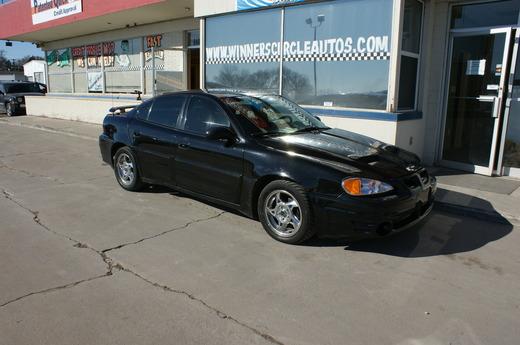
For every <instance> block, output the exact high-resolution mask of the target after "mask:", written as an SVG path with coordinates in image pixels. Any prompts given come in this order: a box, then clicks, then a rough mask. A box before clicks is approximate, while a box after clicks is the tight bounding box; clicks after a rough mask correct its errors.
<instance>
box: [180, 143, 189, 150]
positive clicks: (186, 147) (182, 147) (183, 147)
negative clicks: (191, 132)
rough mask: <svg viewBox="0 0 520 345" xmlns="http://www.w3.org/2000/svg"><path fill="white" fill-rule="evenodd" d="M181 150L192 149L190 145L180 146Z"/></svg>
mask: <svg viewBox="0 0 520 345" xmlns="http://www.w3.org/2000/svg"><path fill="white" fill-rule="evenodd" d="M179 148H180V149H183V150H186V149H189V148H190V145H188V144H179Z"/></svg>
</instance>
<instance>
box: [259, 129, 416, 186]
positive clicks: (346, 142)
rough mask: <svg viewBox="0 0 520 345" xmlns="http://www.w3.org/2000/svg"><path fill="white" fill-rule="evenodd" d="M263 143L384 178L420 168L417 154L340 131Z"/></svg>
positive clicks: (313, 133)
mask: <svg viewBox="0 0 520 345" xmlns="http://www.w3.org/2000/svg"><path fill="white" fill-rule="evenodd" d="M260 141H261V143H262V144H263V145H265V146H268V147H270V148H273V149H278V150H283V151H289V152H293V153H295V154H299V155H303V156H307V157H309V158H314V159H318V160H322V161H329V162H335V163H340V164H342V165H347V166H350V167H354V168H357V169H359V170H361V171H364V172H370V173H372V174H371V175H378V176H382V177H385V178H395V177H400V176H404V175H408V174H410V173H411V172H413V171H417V170H419V169H420V160H419V157H417V155H415V154H413V153H411V152H408V151H406V150H403V149H400V148H398V147H396V146H392V145H388V144H385V143H382V142H380V141H377V140H375V139H373V138H370V137H367V136H364V135H360V134H356V133H353V132H349V131H345V130H341V129H327V130H321V131H314V132H308V133H299V134H290V135H284V136H278V137H266V138H262V139H261V140H260Z"/></svg>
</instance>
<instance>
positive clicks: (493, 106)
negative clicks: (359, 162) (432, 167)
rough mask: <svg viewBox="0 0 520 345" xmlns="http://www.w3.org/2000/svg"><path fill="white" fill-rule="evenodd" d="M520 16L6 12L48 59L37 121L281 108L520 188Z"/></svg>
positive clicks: (122, 6)
mask: <svg viewBox="0 0 520 345" xmlns="http://www.w3.org/2000/svg"><path fill="white" fill-rule="evenodd" d="M519 8H520V0H505V1H489V0H485V1H467V0H464V1H458V0H453V1H448V0H323V1H311V0H307V1H305V0H292V1H291V0H285V1H284V0H112V1H105V0H89V1H87V0H83V1H82V0H11V1H2V3H1V4H0V38H2V39H9V40H18V41H28V42H34V43H36V44H38V45H39V46H40V47H42V49H44V50H45V54H46V68H45V74H46V77H45V80H47V83H48V88H49V94H48V95H47V96H46V97H28V98H27V108H28V112H29V113H30V114H31V115H41V116H50V117H60V118H68V119H75V120H82V121H88V122H97V123H99V122H101V121H102V119H103V117H104V115H105V113H106V111H107V109H108V108H110V107H112V106H117V105H126V104H135V103H136V102H138V101H137V98H138V94H141V93H142V98H143V99H146V98H149V97H152V96H154V95H158V94H162V93H165V92H172V91H177V90H186V89H198V88H203V89H206V90H208V91H211V90H218V91H226V90H229V91H238V92H260V93H271V94H280V95H283V96H286V97H288V98H290V99H292V100H294V101H295V102H297V103H298V104H300V105H301V106H302V107H304V108H305V109H307V110H308V111H309V112H311V113H313V114H316V115H318V116H319V117H320V118H321V119H322V120H323V121H324V122H325V123H326V124H327V125H329V126H331V127H338V128H342V129H346V130H350V131H353V132H357V133H361V134H365V135H368V136H371V137H374V138H376V139H378V140H381V141H384V142H387V143H390V144H395V145H397V146H399V147H402V148H405V149H408V150H410V151H412V152H415V153H417V154H418V155H419V156H421V158H422V159H423V160H424V161H425V162H426V163H427V164H437V165H441V166H446V167H451V168H456V169H461V170H467V171H472V172H475V173H479V174H485V175H507V176H514V177H520V102H519V101H520V63H518V61H517V59H519V58H520V55H519V54H518V45H519V38H520V30H518V24H519ZM516 66H519V67H518V69H517V68H516ZM139 97H140V96H139Z"/></svg>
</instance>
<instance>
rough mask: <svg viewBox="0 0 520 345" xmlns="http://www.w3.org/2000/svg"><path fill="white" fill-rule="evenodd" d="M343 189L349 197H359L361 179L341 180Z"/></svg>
mask: <svg viewBox="0 0 520 345" xmlns="http://www.w3.org/2000/svg"><path fill="white" fill-rule="evenodd" d="M342 185H343V189H344V190H345V191H346V192H347V193H349V194H350V195H361V179H360V178H349V179H346V180H343V182H342Z"/></svg>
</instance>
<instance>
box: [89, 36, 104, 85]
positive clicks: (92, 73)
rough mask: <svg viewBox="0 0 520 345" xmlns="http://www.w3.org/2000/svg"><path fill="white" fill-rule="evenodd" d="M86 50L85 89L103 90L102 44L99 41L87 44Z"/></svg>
mask: <svg viewBox="0 0 520 345" xmlns="http://www.w3.org/2000/svg"><path fill="white" fill-rule="evenodd" d="M85 49H86V52H87V69H88V72H87V83H88V84H87V85H88V86H87V90H88V92H103V84H104V80H103V72H102V70H101V67H102V66H101V64H102V58H101V53H102V49H103V47H102V45H101V43H96V44H89V45H87V46H86V47H85Z"/></svg>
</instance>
